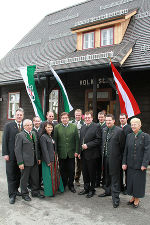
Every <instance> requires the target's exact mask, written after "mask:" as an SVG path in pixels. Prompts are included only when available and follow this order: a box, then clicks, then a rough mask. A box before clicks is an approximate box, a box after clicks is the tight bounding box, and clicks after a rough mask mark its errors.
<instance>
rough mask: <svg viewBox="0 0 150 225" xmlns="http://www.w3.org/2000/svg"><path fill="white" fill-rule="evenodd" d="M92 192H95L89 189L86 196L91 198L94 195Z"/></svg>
mask: <svg viewBox="0 0 150 225" xmlns="http://www.w3.org/2000/svg"><path fill="white" fill-rule="evenodd" d="M94 194H95V191H89V193H88V194H87V196H86V198H92V197H93V196H94Z"/></svg>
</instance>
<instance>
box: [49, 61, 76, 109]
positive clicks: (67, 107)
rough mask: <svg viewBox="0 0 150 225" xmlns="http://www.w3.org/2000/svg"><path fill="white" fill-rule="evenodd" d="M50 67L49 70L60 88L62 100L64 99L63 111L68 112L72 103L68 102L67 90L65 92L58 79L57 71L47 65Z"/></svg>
mask: <svg viewBox="0 0 150 225" xmlns="http://www.w3.org/2000/svg"><path fill="white" fill-rule="evenodd" d="M49 67H50V70H51V72H52V73H53V75H54V77H55V79H56V80H57V82H58V85H59V87H60V89H61V92H62V96H63V101H64V108H65V112H70V111H72V110H73V107H72V105H71V104H70V102H69V98H68V95H67V92H66V89H65V87H64V85H63V83H62V81H61V80H60V78H59V76H58V75H57V73H56V72H55V71H54V69H53V68H52V67H51V66H50V65H49Z"/></svg>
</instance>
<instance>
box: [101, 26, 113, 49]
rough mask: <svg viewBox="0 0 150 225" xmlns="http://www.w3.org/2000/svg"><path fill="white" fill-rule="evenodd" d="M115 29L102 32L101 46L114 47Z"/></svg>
mask: <svg viewBox="0 0 150 225" xmlns="http://www.w3.org/2000/svg"><path fill="white" fill-rule="evenodd" d="M113 32H114V29H113V27H111V28H107V29H102V30H101V46H106V45H113V42H114V40H113V36H114V35H113Z"/></svg>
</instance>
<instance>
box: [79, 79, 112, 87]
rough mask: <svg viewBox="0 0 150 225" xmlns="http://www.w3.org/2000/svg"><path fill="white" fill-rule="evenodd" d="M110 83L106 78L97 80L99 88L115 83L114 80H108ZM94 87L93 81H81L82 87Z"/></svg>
mask: <svg viewBox="0 0 150 225" xmlns="http://www.w3.org/2000/svg"><path fill="white" fill-rule="evenodd" d="M108 79H109V81H108V80H107V79H105V78H98V80H97V88H99V86H100V85H101V84H107V83H110V82H111V83H112V82H113V78H108ZM91 85H93V79H84V80H80V86H91Z"/></svg>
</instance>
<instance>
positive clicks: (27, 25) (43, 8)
mask: <svg viewBox="0 0 150 225" xmlns="http://www.w3.org/2000/svg"><path fill="white" fill-rule="evenodd" d="M84 1H86V0H23V1H21V0H12V1H11V0H2V1H1V5H0V30H1V32H0V59H1V58H3V57H4V56H5V55H6V54H7V53H8V52H9V51H10V50H11V49H12V48H13V47H14V46H15V45H16V44H17V43H18V42H19V41H20V40H21V39H22V38H23V37H24V36H25V35H26V34H27V33H28V32H29V31H30V30H31V29H32V28H33V27H34V26H35V25H37V24H38V23H39V22H40V21H41V20H42V19H43V18H44V17H45V16H46V15H48V14H50V13H52V12H55V11H58V10H60V9H63V8H66V7H69V6H72V5H75V4H78V3H80V2H84Z"/></svg>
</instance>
